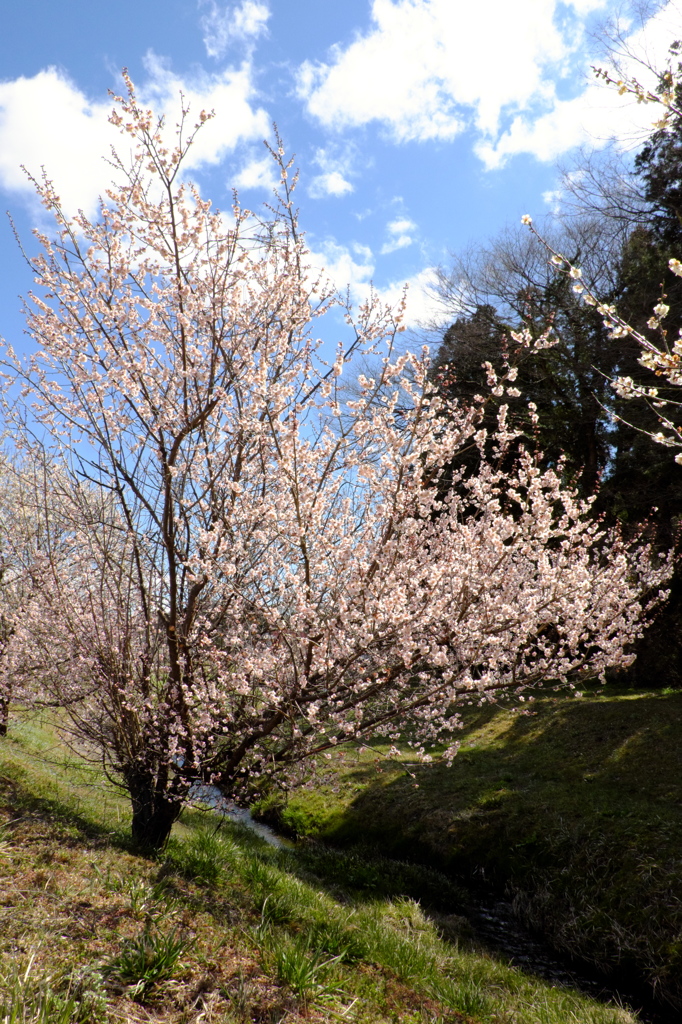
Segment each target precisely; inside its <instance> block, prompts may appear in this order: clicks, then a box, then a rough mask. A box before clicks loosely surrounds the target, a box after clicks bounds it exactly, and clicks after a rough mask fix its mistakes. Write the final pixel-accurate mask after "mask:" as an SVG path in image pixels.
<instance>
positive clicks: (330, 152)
mask: <svg viewBox="0 0 682 1024" xmlns="http://www.w3.org/2000/svg"><path fill="white" fill-rule="evenodd" d="M313 163H314V164H317V166H318V167H319V168H320V171H321V172H322V173H321V174H316V175H315V177H313V178H312V180H311V182H310V185H309V186H308V194H309V196H310V197H311V199H323V198H324V197H325V196H345V195H347V194H348V193H349V192H352V191H353V190H354V186H353V184H352V183H351V182H350V181H349V180H348V178H349V177H350V176H351V174H352V170H351V167H352V154H351V151H350V150H349V149H345V150H340V149H338V148H337V147H332V148H325V149H318V150H317V151H316V153H315V155H314V157H313Z"/></svg>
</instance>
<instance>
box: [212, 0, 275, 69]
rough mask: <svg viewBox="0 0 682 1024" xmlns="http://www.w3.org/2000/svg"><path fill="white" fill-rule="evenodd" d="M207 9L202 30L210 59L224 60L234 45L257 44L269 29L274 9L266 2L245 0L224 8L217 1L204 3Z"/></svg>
mask: <svg viewBox="0 0 682 1024" xmlns="http://www.w3.org/2000/svg"><path fill="white" fill-rule="evenodd" d="M199 5H200V7H203V8H205V9H206V12H205V14H203V15H202V17H201V28H202V31H203V33H204V35H203V40H204V46H205V47H206V53H207V54H208V55H209V57H215V58H219V57H223V56H224V55H225V53H226V52H227V51H228V50H229V48H230V46H232V44H233V43H240V44H242V45H243V44H244V43H253V41H255V40H256V39H257V38H258V36H260V35H262V34H263V33H264V32H265V31H266V30H267V23H268V19H269V17H270V13H271V12H270V8H269V7H268V5H267V3H263V2H262V0H242V2H241V3H238V4H234V3H233V4H227V5H221V4H220V3H218V2H217V0H200V4H199Z"/></svg>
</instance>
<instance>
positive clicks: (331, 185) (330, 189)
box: [308, 171, 353, 199]
mask: <svg viewBox="0 0 682 1024" xmlns="http://www.w3.org/2000/svg"><path fill="white" fill-rule="evenodd" d="M352 191H353V186H352V185H351V183H350V182H349V181H348V180H347V179H346V178H344V176H343V175H342V174H341V173H340V172H339V171H327V173H326V174H318V175H316V177H314V178H313V180H312V181H311V182H310V188H309V189H308V194H309V195H310V197H311V199H321V198H322V197H323V196H345V195H347V193H348V192H352Z"/></svg>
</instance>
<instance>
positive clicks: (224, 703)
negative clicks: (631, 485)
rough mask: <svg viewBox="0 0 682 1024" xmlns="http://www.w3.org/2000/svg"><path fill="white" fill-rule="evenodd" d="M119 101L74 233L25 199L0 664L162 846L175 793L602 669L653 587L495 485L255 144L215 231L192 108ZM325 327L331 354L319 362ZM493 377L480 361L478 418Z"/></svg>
mask: <svg viewBox="0 0 682 1024" xmlns="http://www.w3.org/2000/svg"><path fill="white" fill-rule="evenodd" d="M127 85H128V94H127V96H126V97H125V98H123V99H121V98H119V99H118V100H117V105H116V108H115V110H114V113H113V114H112V121H113V122H114V123H115V124H116V125H118V126H119V127H120V128H121V130H122V132H123V133H124V134H125V135H126V136H127V137H128V138H129V140H130V141H131V142H132V146H133V156H132V159H131V161H130V162H126V161H124V160H123V159H119V158H118V157H117V156H115V155H114V157H113V165H114V170H115V173H116V176H117V179H118V180H117V184H116V185H115V186H112V188H111V189H110V190H109V191H108V192H107V195H106V197H105V198H104V199H103V200H102V201H101V205H100V210H99V216H98V218H97V219H96V220H92V221H91V220H89V219H88V218H86V217H85V216H84V215H83V214H79V215H78V216H76V217H74V218H69V217H68V216H67V214H66V213H65V212H64V210H63V209H62V206H61V204H60V200H59V197H58V196H57V195H56V193H55V191H54V189H53V187H52V185H51V184H50V182H49V181H48V180H46V179H45V180H42V181H40V182H37V183H36V187H37V189H38V192H39V194H40V196H41V199H42V201H43V203H44V205H45V206H46V208H47V209H48V210H49V211H50V212H51V213H52V214H53V216H54V218H55V221H56V230H55V233H54V235H53V236H48V235H46V234H39V235H38V237H39V241H40V244H41V253H40V255H38V256H37V257H35V258H33V259H32V260H31V262H32V266H33V271H34V275H35V279H36V282H37V289H36V291H35V293H34V294H32V295H31V296H30V297H29V300H28V302H27V309H26V316H27V323H28V329H29V332H30V334H31V336H32V337H33V339H34V341H35V351H34V352H33V353H32V354H30V355H29V356H28V357H27V358H25V359H23V358H20V357H19V356H17V355H15V354H14V352H13V351H12V350H11V349H10V348H9V347H7V348H6V350H5V372H6V376H7V382H8V387H9V388H13V389H15V391H16V388H17V387H18V388H20V389H21V394H22V396H23V401H22V402H17V401H16V400H15V401H14V403H13V404H12V403H10V402H9V401H8V402H7V405H6V415H7V416H8V418H9V419H10V421H11V423H12V427H13V431H14V433H15V435H16V436H17V437H18V438H19V439H20V443H21V444H23V445H24V446H25V447H26V448H27V449H32V450H35V449H36V447H38V448H40V449H41V450H42V452H43V455H42V458H43V459H44V460H45V461H46V463H47V464H49V465H51V466H53V467H54V474H55V479H56V480H58V481H62V482H63V483H60V484H59V486H58V488H57V490H58V494H57V495H56V496H55V497H53V500H52V503H51V512H50V516H51V523H52V524H53V526H52V528H53V529H56V530H57V531H58V533H59V557H50V556H49V554H48V555H46V557H45V558H44V559H43V562H42V564H41V572H40V574H39V586H37V587H36V588H35V589H34V590H33V592H32V594H31V600H30V601H29V602H28V605H27V607H26V610H25V614H24V615H22V617H21V622H20V623H19V624H18V627H17V629H16V630H15V632H14V635H13V636H12V639H11V643H10V645H9V650H8V654H7V657H6V658H5V659H4V669H3V671H4V673H5V674H6V675H11V677H12V679H13V680H14V686H15V696H16V699H18V700H20V701H23V702H24V703H26V704H28V705H32V706H36V705H40V703H41V702H43V703H49V704H52V705H57V706H59V707H60V708H61V709H62V711H61V713H60V721H61V722H62V723H63V724H64V729H65V731H66V732H67V734H68V736H69V737H70V739H71V742H73V743H74V744H75V745H76V746H77V747H78V749H79V750H80V751H81V752H82V753H84V754H85V755H86V756H91V757H95V758H98V759H99V760H100V761H101V763H102V764H103V765H104V766H105V768H106V770H107V771H108V772H109V773H110V775H111V776H112V778H114V779H115V780H117V781H118V782H119V783H121V784H122V785H124V786H125V787H126V788H127V790H128V792H129V794H130V797H131V801H132V808H133V821H132V830H133V836H134V838H135V839H136V840H137V841H138V842H139V843H140V844H142V845H145V846H147V847H150V848H158V847H159V846H160V845H162V844H163V842H164V841H165V839H166V837H167V835H168V834H169V831H170V828H171V826H172V824H173V821H174V820H175V818H176V817H177V815H178V813H179V811H180V810H181V808H182V806H183V804H184V803H185V801H186V800H187V798H188V795H189V793H190V790H191V787H192V785H193V784H194V783H195V782H196V781H197V780H203V781H213V782H216V783H218V784H219V785H220V786H221V788H222V789H223V790H224V791H230V792H237V791H238V790H239V788H240V787H242V788H244V787H248V786H249V785H251V784H252V783H253V780H254V779H257V778H259V777H262V776H263V775H266V774H268V773H272V772H278V771H279V772H285V771H289V772H296V771H297V770H299V766H300V765H302V764H304V763H307V762H310V761H312V760H314V759H315V758H319V757H320V756H322V755H326V756H327V757H330V756H332V755H333V751H334V749H335V747H337V746H338V745H339V744H340V743H344V742H348V741H358V742H362V741H363V740H364V739H367V738H368V737H376V736H380V737H386V738H388V739H389V740H390V741H391V742H392V743H393V745H394V748H395V745H396V744H397V743H398V742H400V741H401V736H402V737H403V741H404V742H407V741H406V740H404V737H405V736H408V737H409V743H411V744H412V745H413V747H414V748H415V749H416V751H417V753H418V754H419V755H420V756H423V757H428V754H427V752H426V748H427V745H428V744H429V743H433V742H434V741H438V740H441V739H445V740H447V744H448V746H447V752H446V756H449V757H452V756H453V755H454V753H455V749H456V743H454V742H452V732H453V729H454V728H455V727H456V725H457V714H456V712H457V706H458V703H459V702H461V701H462V700H467V699H472V698H474V699H487V698H492V697H493V696H494V695H495V694H496V693H498V692H499V691H501V690H509V689H512V690H517V689H519V688H521V687H523V686H527V685H529V684H533V683H537V682H538V681H540V680H544V679H551V680H554V681H556V682H558V683H563V684H567V685H575V682H576V680H579V679H580V678H582V677H584V676H595V675H597V674H599V673H603V671H604V670H605V669H606V668H607V667H608V666H618V665H622V664H626V663H627V662H628V658H629V655H628V654H627V650H628V644H629V643H630V642H631V641H632V639H633V638H634V637H635V636H637V635H638V633H639V632H640V630H641V628H642V622H643V614H644V612H643V603H642V595H649V596H651V597H652V599H653V600H655V595H656V593H657V591H658V588H659V586H660V584H661V583H662V582H663V581H664V580H665V578H666V574H667V572H668V569H667V566H666V565H665V564H661V565H658V567H656V565H655V564H654V563H652V561H651V559H650V558H649V555H648V553H647V552H646V551H644V550H639V551H636V550H631V549H628V548H626V546H624V545H623V544H622V543H621V541H620V540H619V539H618V537H615V536H611V537H607V536H606V535H605V534H604V533H603V531H602V530H601V529H600V527H599V525H598V524H596V523H594V522H593V521H591V520H590V518H589V517H588V516H587V515H586V512H587V506H586V505H585V504H584V503H581V502H580V501H578V500H577V498H576V497H575V495H573V494H572V493H570V492H568V491H566V490H564V489H562V486H561V482H560V479H559V476H558V475H556V474H555V473H553V472H551V471H547V472H542V471H541V470H540V469H539V468H538V467H537V466H536V465H535V463H534V461H533V459H532V458H531V456H530V455H528V454H527V453H525V452H524V451H523V450H521V451H520V453H519V456H518V458H517V460H516V462H515V468H514V469H513V471H509V470H507V471H506V472H503V471H502V470H501V469H500V468H499V467H500V466H501V465H503V464H504V459H503V455H504V451H505V449H506V447H507V446H508V445H509V444H510V443H511V441H512V440H513V434H512V432H511V431H510V430H509V429H508V427H507V425H506V408H505V406H504V404H503V405H502V406H501V408H500V413H499V417H498V425H497V430H496V432H495V436H494V437H492V438H491V437H490V436H489V434H487V433H486V430H485V429H484V427H483V426H482V423H483V418H482V406H483V404H484V402H485V396H480V398H477V399H475V400H474V401H472V402H469V403H467V404H466V406H461V407H460V406H457V405H456V404H451V405H448V404H447V403H446V402H445V400H444V399H443V398H442V397H439V396H438V395H437V394H436V393H435V392H434V391H433V390H432V389H430V387H429V384H428V381H429V361H428V353H427V352H426V351H422V352H419V353H417V354H409V353H407V354H406V353H403V354H400V355H398V354H396V350H395V341H396V336H397V334H398V332H399V331H400V330H401V328H402V316H403V310H402V308H398V310H397V311H393V310H391V309H389V308H386V307H384V306H382V305H381V304H380V303H379V302H378V301H377V299H376V297H371V298H370V299H369V300H368V302H367V303H366V304H365V305H363V306H361V307H360V309H359V310H358V313H357V315H354V313H353V311H352V310H351V309H350V308H349V307H348V306H346V305H345V304H344V303H343V302H342V300H340V299H339V298H338V297H337V296H336V294H335V293H334V291H333V290H332V289H331V288H330V287H329V286H328V285H327V284H326V283H325V281H324V278H323V277H322V276H320V275H319V274H317V273H315V272H314V271H313V270H312V269H311V266H310V257H309V254H308V252H307V250H306V247H305V242H304V238H303V236H302V234H301V233H300V231H299V228H298V224H297V218H296V212H295V209H294V206H293V196H292V193H293V188H294V186H295V182H296V178H295V175H293V173H292V165H291V162H288V161H287V160H285V158H284V155H283V151H282V148H281V146H278V148H277V149H275V150H274V151H273V154H272V155H273V159H274V161H275V162H276V164H277V166H278V169H279V173H280V187H279V190H278V192H277V194H276V196H275V199H274V201H273V203H272V204H271V205H270V207H269V208H268V209H267V210H266V212H265V214H264V215H263V216H260V217H259V216H256V215H255V214H254V213H252V212H250V211H248V210H246V209H244V208H242V207H241V206H240V204H239V202H238V200H237V198H235V200H234V204H233V206H232V208H231V210H229V211H227V212H225V213H221V212H219V211H217V210H214V209H213V208H212V207H211V204H210V203H209V202H208V201H207V200H206V199H204V198H203V197H202V195H201V194H200V192H199V190H198V189H197V188H196V187H194V186H193V185H191V184H189V183H188V182H186V181H185V180H184V178H183V174H182V171H183V161H184V159H185V157H186V154H187V151H188V149H189V147H190V146H191V145H192V141H193V139H194V136H195V134H196V132H197V131H199V130H200V129H201V124H202V123H203V122H204V121H205V120H206V118H207V115H206V114H203V113H202V114H201V115H200V116H199V118H198V122H197V124H196V125H194V126H191V125H190V121H189V115H188V111H187V110H183V111H182V116H181V118H180V122H179V125H178V126H177V130H176V132H175V134H174V135H173V134H172V133H170V132H169V130H168V127H167V126H166V125H165V124H164V123H163V122H162V121H159V120H156V119H155V118H154V115H153V114H152V113H151V112H150V111H148V110H146V109H144V108H142V107H141V106H140V104H139V103H138V101H137V99H136V96H135V93H134V90H133V87H132V84H131V83H130V82H129V81H127ZM325 315H327V321H326V322H329V321H330V319H331V321H332V324H333V325H336V326H337V327H338V322H339V319H341V318H342V319H343V320H345V325H344V326H343V329H344V330H345V331H346V332H347V335H348V339H349V340H348V342H347V344H345V345H344V344H343V343H342V344H339V346H338V348H337V349H336V351H335V353H334V354H333V355H332V356H331V357H330V358H329V359H326V358H325V353H326V351H327V346H326V345H325V344H323V343H322V342H321V340H319V338H318V337H316V330H317V324H318V322H319V321H320V318H322V317H324V316H325ZM356 356H357V357H359V358H360V359H361V360H362V365H363V367H364V373H361V374H359V375H358V376H357V378H356V380H355V386H354V387H353V388H352V389H348V390H346V391H344V390H343V388H342V381H343V380H345V379H347V378H348V376H349V371H350V370H351V368H352V366H353V365H354V362H353V361H354V359H355V357H356ZM368 361H369V363H368ZM370 364H371V365H372V366H373V369H367V366H368V365H370ZM513 377H514V371H513V370H508V371H507V372H506V373H503V374H502V375H501V376H498V375H497V374H496V373H495V371H493V369H492V367H490V368H489V386H490V388H491V389H492V391H493V392H494V393H495V395H496V396H497V397H500V396H503V395H504V394H505V392H507V393H509V394H512V395H513V394H514V382H513ZM22 410H23V412H22ZM22 439H23V440H22ZM471 445H478V446H479V448H480V450H481V452H485V453H486V458H485V459H482V460H481V465H480V469H479V470H478V472H477V474H476V475H474V476H467V477H464V476H462V478H461V479H455V480H453V486H452V488H451V489H450V490H447V491H444V490H443V488H442V487H439V486H438V484H439V480H440V479H441V476H442V474H443V472H444V467H448V466H451V465H452V463H453V456H454V455H455V454H456V453H457V452H459V451H461V450H462V448H463V447H465V446H471ZM491 452H492V455H491ZM55 510H56V511H55ZM649 603H651V602H649ZM644 604H646V601H645V602H644ZM408 726H409V728H408Z"/></svg>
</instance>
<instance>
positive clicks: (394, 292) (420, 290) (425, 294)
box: [378, 267, 442, 327]
mask: <svg viewBox="0 0 682 1024" xmlns="http://www.w3.org/2000/svg"><path fill="white" fill-rule="evenodd" d="M436 283H437V282H436V274H435V271H434V270H433V269H432V268H431V267H425V268H424V270H420V271H418V273H416V274H413V275H412V276H411V277H409V278H408V279H407V281H396V282H394V283H393V284H389V285H387V286H386V287H385V288H379V289H378V295H379V298H380V299H381V301H382V302H386V303H388V304H389V305H391V306H396V305H397V304H398V303H399V302H400V300H401V299H402V296H403V292H404V290H405V287H407V291H406V306H405V325H406V326H407V327H419V326H421V325H423V324H428V323H430V322H431V321H432V320H434V319H436V318H437V317H438V316H441V317H442V308H441V306H440V305H439V303H438V302H437V300H436V299H435V298H434V289H435V287H436Z"/></svg>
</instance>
